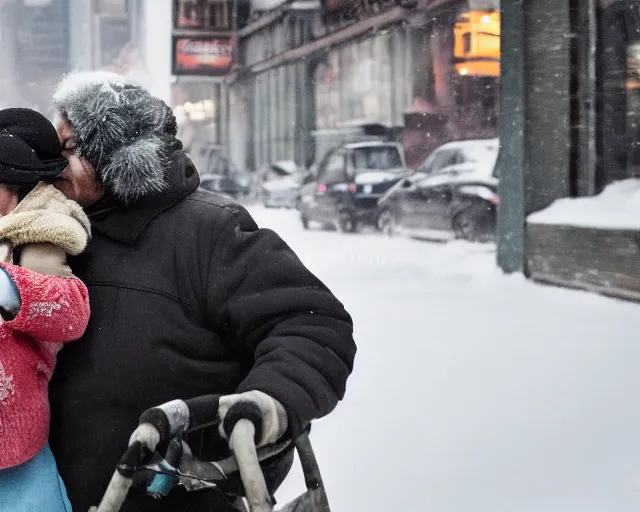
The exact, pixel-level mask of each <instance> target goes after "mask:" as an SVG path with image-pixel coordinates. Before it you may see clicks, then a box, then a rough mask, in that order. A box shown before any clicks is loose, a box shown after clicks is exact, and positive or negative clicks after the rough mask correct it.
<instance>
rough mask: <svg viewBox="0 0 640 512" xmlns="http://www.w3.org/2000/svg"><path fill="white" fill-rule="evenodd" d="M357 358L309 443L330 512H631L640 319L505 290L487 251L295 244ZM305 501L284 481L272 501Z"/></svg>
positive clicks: (596, 305)
mask: <svg viewBox="0 0 640 512" xmlns="http://www.w3.org/2000/svg"><path fill="white" fill-rule="evenodd" d="M250 211H251V213H252V214H253V215H254V217H255V218H256V220H257V222H258V223H259V224H260V226H261V227H269V228H272V229H274V230H276V231H277V232H278V233H279V234H280V235H281V236H282V237H283V238H284V239H285V240H286V241H287V242H288V243H289V245H291V246H292V247H293V249H294V250H295V251H296V252H297V253H298V255H299V257H300V258H301V259H302V261H303V262H304V263H305V264H306V265H307V266H308V267H309V268H310V269H311V270H312V271H313V272H315V273H316V274H317V275H318V276H319V277H320V278H321V279H322V280H323V281H324V282H325V283H326V284H327V285H328V286H329V287H330V288H331V290H332V291H333V292H334V293H335V294H336V295H337V296H338V298H339V299H340V300H342V302H343V303H344V304H345V306H346V308H347V310H348V311H349V312H350V313H351V314H352V316H353V318H354V324H355V339H356V342H357V344H358V348H359V352H358V355H357V358H356V367H355V370H354V373H353V375H352V377H351V379H350V381H349V384H348V388H347V396H346V399H345V401H344V402H343V403H342V404H340V405H339V406H338V409H337V410H336V411H335V413H334V414H332V415H331V416H330V417H329V418H328V419H326V420H322V421H318V422H316V424H315V428H314V430H313V432H312V441H313V442H314V447H315V449H316V454H317V456H318V459H319V462H320V467H321V470H322V474H323V477H324V480H325V484H326V486H327V491H328V494H329V500H330V502H331V504H332V507H333V510H334V511H335V512H352V511H396V510H397V511H403V512H404V511H437V512H484V511H486V512H489V511H491V512H500V511H505V512H507V511H508V512H515V511H517V512H534V511H544V512H554V511H563V512H564V511H581V512H586V511H596V510H597V511H603V510H611V511H616V512H621V511H627V510H628V511H631V510H638V508H639V507H640V407H639V406H638V404H639V402H640V400H639V399H638V396H639V395H640V371H639V369H640V363H639V361H640V343H639V342H638V338H637V335H636V330H637V328H638V327H637V326H639V325H640V306H638V305H635V304H631V303H623V302H617V301H614V300H610V299H606V298H603V297H599V296H596V295H591V294H587V293H582V292H574V291H568V290H563V289H557V288H551V287H542V286H538V285H536V284H533V283H531V282H526V281H525V279H524V278H523V277H522V276H514V277H505V276H503V275H502V274H501V273H500V272H499V271H498V270H497V269H496V268H495V265H494V260H495V255H494V253H493V252H492V251H493V249H492V247H491V246H484V245H471V244H466V243H457V242H455V243H452V244H449V245H439V244H432V243H425V242H419V241H414V240H408V239H389V238H386V237H384V236H381V235H378V234H373V233H371V234H359V235H344V234H340V233H335V232H323V231H318V230H311V231H303V229H302V227H301V225H300V223H299V220H298V217H297V212H296V211H286V210H265V209H263V208H260V207H255V208H250ZM303 489H304V482H303V480H302V477H301V473H300V471H299V469H298V467H297V466H296V467H295V468H294V470H293V471H292V474H291V476H290V478H289V479H288V481H287V482H286V483H285V484H284V486H283V487H282V488H281V490H280V491H279V493H278V495H277V496H276V497H277V498H278V500H279V502H280V503H284V502H286V501H287V500H289V499H291V498H293V497H294V496H295V495H297V494H298V493H299V492H301V491H302V490H303Z"/></svg>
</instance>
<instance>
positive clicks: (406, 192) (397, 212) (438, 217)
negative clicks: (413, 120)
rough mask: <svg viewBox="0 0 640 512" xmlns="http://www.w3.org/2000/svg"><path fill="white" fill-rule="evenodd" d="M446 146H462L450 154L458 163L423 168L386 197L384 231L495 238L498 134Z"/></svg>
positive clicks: (381, 220) (382, 205) (381, 219)
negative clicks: (493, 137)
mask: <svg viewBox="0 0 640 512" xmlns="http://www.w3.org/2000/svg"><path fill="white" fill-rule="evenodd" d="M445 146H446V149H447V150H452V149H455V150H456V151H455V152H453V153H451V155H454V153H456V152H457V154H455V155H454V160H450V161H455V162H456V163H453V164H451V165H447V166H445V167H442V168H440V169H438V170H435V171H434V172H429V171H431V169H429V168H428V167H427V168H424V167H422V169H421V168H419V169H418V170H417V171H416V173H415V174H414V175H413V176H411V177H409V178H406V179H403V180H402V181H400V182H399V183H398V184H396V185H395V186H394V187H393V188H392V189H390V190H389V191H388V192H387V193H386V194H385V196H384V197H383V198H382V199H381V200H380V203H379V220H378V226H379V228H380V229H381V230H382V231H384V232H386V233H387V234H389V235H394V234H397V233H406V234H407V235H409V236H413V237H416V238H426V239H437V240H448V239H452V238H463V239H467V240H472V241H487V240H491V239H494V238H495V222H496V221H495V216H496V206H497V204H498V202H499V199H498V194H497V188H498V178H497V176H496V175H495V169H496V166H495V164H496V159H497V156H498V147H499V144H498V140H497V139H486V140H473V141H463V142H454V143H449V144H447V145H445ZM445 146H442V147H443V148H444V147H445ZM451 155H450V156H451Z"/></svg>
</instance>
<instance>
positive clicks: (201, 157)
mask: <svg viewBox="0 0 640 512" xmlns="http://www.w3.org/2000/svg"><path fill="white" fill-rule="evenodd" d="M221 155H222V146H220V145H219V144H214V143H212V142H206V141H205V142H202V141H196V142H194V143H193V144H192V146H191V147H190V148H189V151H188V152H187V156H188V157H189V158H190V159H191V161H192V162H193V165H195V166H196V169H198V172H199V173H201V174H207V173H210V172H211V171H210V169H214V168H215V167H216V166H217V165H216V164H217V163H219V162H220V160H219V159H220V157H221Z"/></svg>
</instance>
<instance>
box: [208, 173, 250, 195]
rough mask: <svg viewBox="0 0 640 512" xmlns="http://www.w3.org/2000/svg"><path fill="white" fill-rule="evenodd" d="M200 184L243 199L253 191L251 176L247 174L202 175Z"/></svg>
mask: <svg viewBox="0 0 640 512" xmlns="http://www.w3.org/2000/svg"><path fill="white" fill-rule="evenodd" d="M200 186H201V187H202V188H203V189H205V190H209V191H211V192H216V193H218V194H224V195H227V196H230V197H232V198H233V199H242V198H244V197H246V196H248V195H249V193H250V192H251V178H250V177H249V176H248V175H246V174H240V173H234V174H229V175H227V176H225V175H222V174H203V175H200Z"/></svg>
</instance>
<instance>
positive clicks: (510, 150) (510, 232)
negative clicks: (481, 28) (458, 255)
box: [497, 0, 526, 273]
mask: <svg viewBox="0 0 640 512" xmlns="http://www.w3.org/2000/svg"><path fill="white" fill-rule="evenodd" d="M500 18H501V20H502V22H501V23H502V27H501V42H500V46H501V56H500V84H501V93H500V95H501V99H500V116H499V121H498V133H499V137H500V154H499V157H498V162H497V167H498V172H499V175H500V182H499V184H498V197H500V203H499V205H498V214H497V237H498V256H497V257H498V265H499V266H500V268H502V270H504V271H505V272H507V273H512V272H522V271H523V269H524V261H525V248H524V244H525V215H524V174H525V165H526V153H525V141H524V139H525V138H524V129H525V108H526V103H525V80H526V75H525V36H524V27H525V13H524V0H512V1H511V2H501V5H500Z"/></svg>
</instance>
